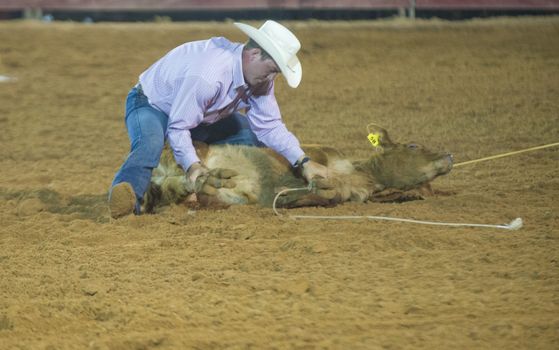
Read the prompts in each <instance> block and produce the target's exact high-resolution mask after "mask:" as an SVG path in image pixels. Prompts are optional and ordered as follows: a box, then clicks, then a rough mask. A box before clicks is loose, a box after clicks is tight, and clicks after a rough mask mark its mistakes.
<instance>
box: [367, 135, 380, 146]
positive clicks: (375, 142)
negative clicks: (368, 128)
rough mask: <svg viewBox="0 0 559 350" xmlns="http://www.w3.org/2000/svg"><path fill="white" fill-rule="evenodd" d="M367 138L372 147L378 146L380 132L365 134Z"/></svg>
mask: <svg viewBox="0 0 559 350" xmlns="http://www.w3.org/2000/svg"><path fill="white" fill-rule="evenodd" d="M367 138H368V139H369V142H371V145H373V147H378V146H379V144H380V134H373V133H371V134H369V135H367Z"/></svg>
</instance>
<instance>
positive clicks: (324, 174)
mask: <svg viewBox="0 0 559 350" xmlns="http://www.w3.org/2000/svg"><path fill="white" fill-rule="evenodd" d="M302 167H303V169H301V174H302V175H303V177H304V178H305V179H306V180H307V182H309V183H310V182H311V181H312V180H313V179H315V178H319V177H320V178H323V179H328V169H327V168H326V167H325V166H324V165H322V164H319V163H317V162H314V161H312V160H309V161H307V162H305V163H304V164H303V165H302Z"/></svg>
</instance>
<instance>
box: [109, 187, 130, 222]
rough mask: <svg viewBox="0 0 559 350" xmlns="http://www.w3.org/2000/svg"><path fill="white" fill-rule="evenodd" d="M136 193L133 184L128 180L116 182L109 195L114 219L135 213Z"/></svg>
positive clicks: (110, 210)
mask: <svg viewBox="0 0 559 350" xmlns="http://www.w3.org/2000/svg"><path fill="white" fill-rule="evenodd" d="M135 207H136V195H135V194H134V190H133V189H132V186H131V185H130V184H129V183H127V182H121V183H119V184H116V185H115V186H114V187H113V188H112V189H111V194H110V195H109V212H110V214H111V217H112V218H113V219H118V218H121V217H123V216H126V215H130V214H133V213H134V208H135Z"/></svg>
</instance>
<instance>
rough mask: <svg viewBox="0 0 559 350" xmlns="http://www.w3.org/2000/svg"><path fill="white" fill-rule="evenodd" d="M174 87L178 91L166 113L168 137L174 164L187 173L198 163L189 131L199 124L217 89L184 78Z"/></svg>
mask: <svg viewBox="0 0 559 350" xmlns="http://www.w3.org/2000/svg"><path fill="white" fill-rule="evenodd" d="M177 84H179V85H180V87H179V90H178V93H177V97H176V99H175V101H174V102H173V105H172V106H171V111H170V113H169V122H168V128H167V135H168V138H169V144H170V146H171V149H172V150H173V154H174V156H175V160H176V161H177V163H178V164H179V165H180V166H181V167H182V168H183V169H184V170H185V171H187V170H188V169H189V168H190V166H191V165H192V164H194V163H196V162H199V161H200V159H199V158H198V156H197V155H196V150H195V149H194V145H193V144H192V138H191V135H190V129H192V128H195V127H196V126H198V124H200V122H202V119H203V117H204V113H205V111H206V109H207V107H208V104H209V103H210V101H212V99H214V98H215V95H216V93H217V89H216V88H215V87H212V86H211V85H210V84H209V83H207V82H206V81H205V80H204V79H202V78H200V77H197V76H189V77H186V78H185V79H184V80H182V81H177Z"/></svg>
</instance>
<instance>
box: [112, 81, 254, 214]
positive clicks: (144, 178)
mask: <svg viewBox="0 0 559 350" xmlns="http://www.w3.org/2000/svg"><path fill="white" fill-rule="evenodd" d="M168 119H169V117H168V116H167V115H166V114H165V113H163V112H161V111H160V110H158V109H156V108H154V107H152V106H151V105H150V104H149V102H148V99H147V97H146V96H145V95H144V94H143V93H142V91H141V89H139V88H137V87H134V88H132V90H130V92H129V93H128V97H127V98H126V117H125V123H126V129H127V130H128V137H129V138H130V154H128V157H127V158H126V160H125V161H124V164H122V166H121V167H120V169H119V170H118V172H117V173H116V175H115V177H114V179H113V183H112V186H111V188H112V187H113V186H115V185H116V184H119V183H121V182H128V183H129V184H130V185H132V188H133V189H134V193H135V194H136V213H137V214H139V213H140V205H141V203H142V198H143V196H144V194H145V193H146V191H147V188H148V186H149V183H150V179H151V172H152V170H153V168H155V167H157V165H158V164H159V159H160V157H161V152H162V151H163V147H164V145H165V132H166V130H167V122H168ZM190 133H191V136H192V140H196V141H202V142H206V143H209V144H236V145H250V146H260V145H261V144H260V143H259V141H258V139H257V138H256V135H254V133H253V132H252V131H251V130H250V126H249V124H248V121H247V118H246V117H245V116H243V115H242V114H240V113H233V114H231V116H229V117H227V118H224V119H222V120H220V121H218V122H217V123H214V124H211V125H199V126H197V127H196V128H194V129H191V130H190Z"/></svg>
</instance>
